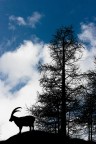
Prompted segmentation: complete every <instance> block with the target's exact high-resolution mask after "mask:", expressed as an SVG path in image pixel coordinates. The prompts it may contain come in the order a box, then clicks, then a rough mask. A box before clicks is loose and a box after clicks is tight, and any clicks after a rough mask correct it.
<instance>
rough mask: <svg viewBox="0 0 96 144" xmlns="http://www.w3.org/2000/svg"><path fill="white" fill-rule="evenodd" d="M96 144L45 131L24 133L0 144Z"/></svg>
mask: <svg viewBox="0 0 96 144" xmlns="http://www.w3.org/2000/svg"><path fill="white" fill-rule="evenodd" d="M36 143H38V144H47V143H48V144H51V143H52V144H55V143H58V144H63V143H64V144H96V143H95V142H88V141H84V140H81V139H71V138H69V137H66V140H65V138H64V136H61V135H58V134H57V135H56V134H52V133H47V132H43V131H32V132H23V133H22V134H17V135H14V136H12V137H10V138H9V139H7V140H5V141H1V142H0V144H36Z"/></svg>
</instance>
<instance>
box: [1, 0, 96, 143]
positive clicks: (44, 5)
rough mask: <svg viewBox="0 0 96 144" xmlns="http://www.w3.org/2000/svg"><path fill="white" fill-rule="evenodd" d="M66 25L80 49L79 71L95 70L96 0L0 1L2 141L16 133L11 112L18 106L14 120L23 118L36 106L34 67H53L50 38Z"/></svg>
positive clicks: (36, 85) (38, 77)
mask: <svg viewBox="0 0 96 144" xmlns="http://www.w3.org/2000/svg"><path fill="white" fill-rule="evenodd" d="M70 25H72V26H73V28H74V31H75V35H76V36H77V38H78V39H79V40H80V42H81V43H82V45H83V46H84V49H83V57H82V59H81V60H80V61H79V62H78V63H79V65H80V69H81V71H82V72H84V71H87V70H89V69H94V68H95V63H94V59H93V57H94V56H95V55H96V0H78V1H77V0H51V1H49V0H0V140H4V139H7V138H9V137H10V136H12V135H14V134H17V133H18V132H19V129H18V127H17V126H16V125H15V124H14V122H12V123H11V122H9V118H10V115H11V112H12V110H13V109H14V108H15V107H18V106H21V107H22V109H21V111H20V112H18V113H17V116H22V115H27V114H28V112H27V111H26V106H27V107H30V106H32V105H33V104H35V102H36V100H37V95H38V91H39V92H41V91H42V88H41V87H40V84H39V79H40V73H39V72H38V70H37V65H38V62H39V61H41V60H42V62H43V63H50V62H51V58H50V52H49V49H48V45H49V43H50V40H51V39H52V36H53V35H54V34H55V31H56V30H57V29H58V28H59V27H61V26H70ZM26 130H28V129H27V128H26V129H25V128H23V131H26Z"/></svg>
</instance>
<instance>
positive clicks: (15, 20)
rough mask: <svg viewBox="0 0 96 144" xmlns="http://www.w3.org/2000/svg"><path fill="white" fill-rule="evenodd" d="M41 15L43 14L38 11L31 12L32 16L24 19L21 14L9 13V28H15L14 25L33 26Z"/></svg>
mask: <svg viewBox="0 0 96 144" xmlns="http://www.w3.org/2000/svg"><path fill="white" fill-rule="evenodd" d="M42 17H43V15H42V14H40V13H39V12H33V14H32V16H28V17H27V18H26V19H24V18H23V17H21V16H18V17H16V16H14V15H11V16H10V17H9V29H11V30H15V29H16V25H19V26H27V27H31V28H35V27H36V24H37V23H39V22H40V20H41V18H42Z"/></svg>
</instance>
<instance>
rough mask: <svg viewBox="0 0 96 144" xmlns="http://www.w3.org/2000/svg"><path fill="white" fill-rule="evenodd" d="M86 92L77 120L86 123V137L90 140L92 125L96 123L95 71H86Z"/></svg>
mask: <svg viewBox="0 0 96 144" xmlns="http://www.w3.org/2000/svg"><path fill="white" fill-rule="evenodd" d="M85 77H86V81H87V84H86V94H85V96H84V99H83V102H82V106H81V109H82V110H81V113H80V116H79V122H80V123H83V124H85V126H86V125H87V128H88V139H89V140H91V141H92V135H93V127H94V125H95V124H96V119H95V115H96V114H95V113H96V71H88V73H86V76H85Z"/></svg>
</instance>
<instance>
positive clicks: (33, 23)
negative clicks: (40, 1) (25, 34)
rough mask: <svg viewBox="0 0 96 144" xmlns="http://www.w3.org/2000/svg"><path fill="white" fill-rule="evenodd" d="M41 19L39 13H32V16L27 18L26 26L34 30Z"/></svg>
mask: <svg viewBox="0 0 96 144" xmlns="http://www.w3.org/2000/svg"><path fill="white" fill-rule="evenodd" d="M41 18H42V15H41V14H40V13H38V12H34V13H33V14H32V16H30V17H28V18H27V24H28V25H29V26H31V27H32V28H34V27H35V26H36V24H37V23H38V22H39V21H40V19H41Z"/></svg>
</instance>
